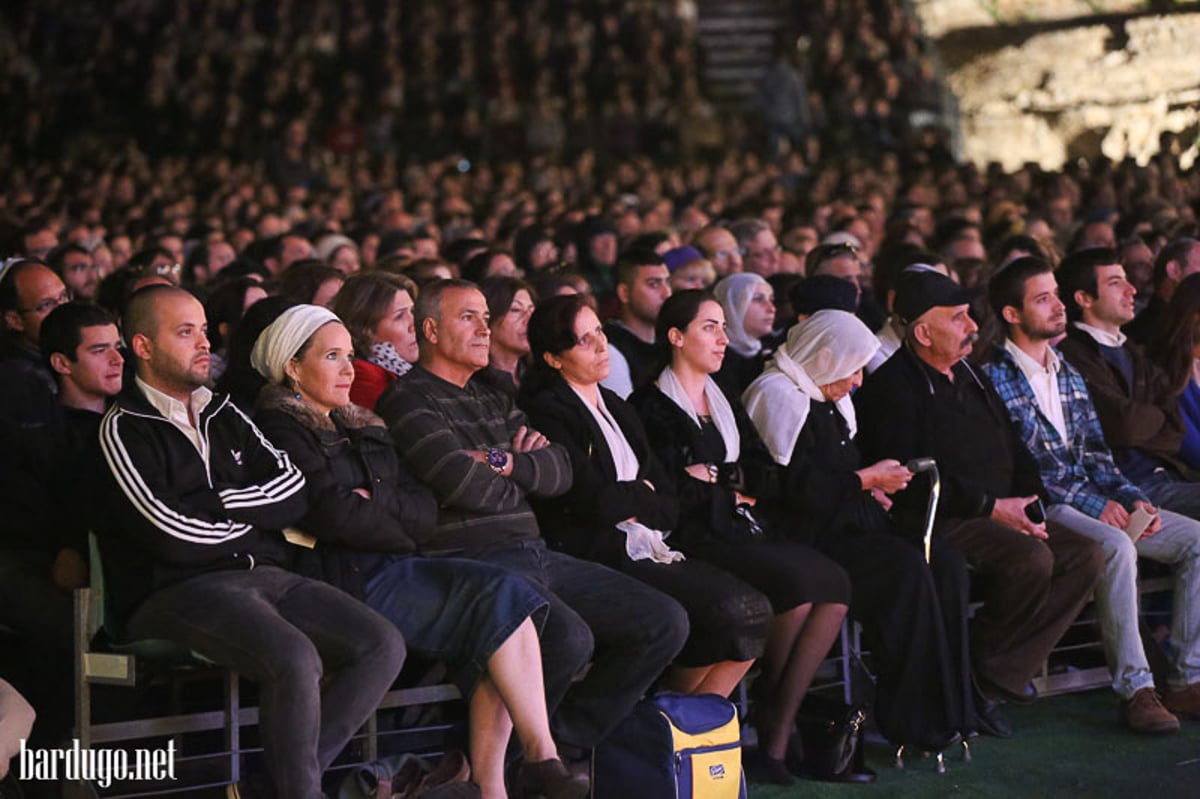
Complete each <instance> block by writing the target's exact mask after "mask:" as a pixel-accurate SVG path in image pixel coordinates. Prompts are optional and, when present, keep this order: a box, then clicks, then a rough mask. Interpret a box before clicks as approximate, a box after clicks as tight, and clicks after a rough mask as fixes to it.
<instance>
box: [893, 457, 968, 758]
mask: <svg viewBox="0 0 1200 799" xmlns="http://www.w3.org/2000/svg"><path fill="white" fill-rule="evenodd" d="M904 466H905V468H907V469H908V470H909V471H910V472H912V473H913V474H916V473H918V472H929V473H930V474H929V479H930V481H931V482H932V485H931V486H930V488H929V503H928V504H927V505H926V507H925V537H924V539H923V543H924V544H925V563H927V564H928V563H929V562H930V558H931V554H932V553H931V550H932V544H933V520H934V518H935V517H936V516H937V506H938V500H939V499H941V496H942V477H941V475H940V474H938V467H937V461H936V460H934V459H933V458H913V459H912V460H910V461H909V462H908V463H906V464H904ZM962 748H963V753H962V755H963V758H962V759H963V760H964V761H970V759H971V749H970V746H969V745H968V743H967V741H966V739H965V738H964V739H963V741H962ZM936 758H937V772H938V773H939V774H945V773H946V762H945V758H944V757H943V755H942V753H941V752H937V753H936ZM896 765H897V766H898V767H900V768H904V747H903V746H901V747H900V748H899V749H897V750H896Z"/></svg>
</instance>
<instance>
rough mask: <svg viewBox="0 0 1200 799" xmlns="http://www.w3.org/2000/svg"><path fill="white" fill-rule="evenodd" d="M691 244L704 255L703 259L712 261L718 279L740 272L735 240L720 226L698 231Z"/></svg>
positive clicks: (740, 266) (739, 252) (740, 259)
mask: <svg viewBox="0 0 1200 799" xmlns="http://www.w3.org/2000/svg"><path fill="white" fill-rule="evenodd" d="M692 244H694V245H696V247H697V248H698V249H699V250H700V252H702V253H704V257H706V258H708V260H710V261H712V265H713V267H715V268H716V270H717V277H718V278H722V277H725V276H726V275H735V274H737V273H738V272H740V271H742V253H741V251H740V250H739V249H738V242H737V239H735V238H734V237H733V234H732V233H730V232H729V231H728V230H726V229H725V228H723V227H721V226H720V225H709V226H708V227H706V228H704V229H703V230H700V231H699V232H698V233H696V238H695V239H693V240H692Z"/></svg>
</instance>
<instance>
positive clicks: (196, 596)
mask: <svg viewBox="0 0 1200 799" xmlns="http://www.w3.org/2000/svg"><path fill="white" fill-rule="evenodd" d="M126 629H127V632H128V634H129V637H130V638H131V639H135V640H136V639H144V638H163V639H167V640H170V641H174V642H175V643H178V644H180V645H181V646H185V647H187V648H188V649H190V650H192V651H194V652H197V653H199V654H201V655H203V656H204V657H206V658H208V659H209V660H211V661H213V662H214V663H217V664H220V665H222V666H227V667H229V668H232V669H235V670H236V671H237V672H238V673H239V674H242V675H244V676H246V677H248V678H249V679H252V680H254V681H255V682H257V683H259V686H260V688H259V730H260V732H261V735H262V742H263V755H264V758H265V760H266V764H267V770H268V771H269V772H270V775H271V779H272V781H273V782H274V785H275V791H276V794H277V795H278V796H287V797H289V798H290V797H296V799H320V797H321V774H322V772H324V770H325V769H326V768H328V767H329V765H330V764H331V763H332V762H333V759H334V758H335V757H337V755H338V753H339V752H340V751H341V750H342V747H344V746H345V745H346V742H347V741H348V740H349V739H350V736H352V735H353V734H354V732H355V731H356V730H357V729H358V728H359V727H361V726H362V725H363V724H364V723H365V722H366V720H367V718H368V717H369V716H370V715H371V713H372V712H373V711H374V710H375V707H376V706H377V705H378V704H379V700H380V699H381V698H382V697H383V694H384V693H385V692H386V691H387V689H388V687H389V686H391V684H392V681H393V680H394V679H395V678H396V674H397V673H399V671H400V667H401V665H403V663H404V656H405V648H404V639H403V638H402V637H401V635H400V633H399V632H398V631H397V630H396V627H395V626H394V625H393V624H392V623H391V622H389V621H388V620H387V619H385V618H383V617H382V616H380V615H379V614H377V613H375V611H373V610H371V609H370V608H368V607H367V606H366V605H364V604H362V603H361V602H359V601H358V600H357V599H354V598H353V597H351V596H350V595H349V594H347V593H345V592H343V591H341V590H340V589H337V588H334V587H333V586H331V585H327V584H325V583H321V582H317V581H315V580H309V579H307V578H304V577H300V576H298V575H295V574H292V573H291V572H288V571H284V570H283V569H279V568H275V567H273V566H260V567H258V568H256V569H252V570H249V571H222V572H212V573H210V574H202V575H199V576H197V577H192V578H190V579H187V580H184V581H183V582H181V583H176V584H175V585H172V586H168V587H167V588H164V589H162V590H160V591H157V592H156V593H154V594H151V595H150V597H149V598H147V599H146V600H145V601H144V602H143V603H142V604H141V606H140V607H139V608H138V609H137V610H136V611H135V612H134V614H133V615H132V616H131V617H130V619H129V624H128V626H127V628H126Z"/></svg>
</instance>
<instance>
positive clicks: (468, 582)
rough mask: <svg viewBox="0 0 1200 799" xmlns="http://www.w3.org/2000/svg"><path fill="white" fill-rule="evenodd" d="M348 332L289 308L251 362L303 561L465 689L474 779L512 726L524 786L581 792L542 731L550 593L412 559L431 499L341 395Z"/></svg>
mask: <svg viewBox="0 0 1200 799" xmlns="http://www.w3.org/2000/svg"><path fill="white" fill-rule="evenodd" d="M351 357H352V349H351V339H350V333H349V332H348V331H347V330H346V328H345V326H343V325H342V323H341V321H340V320H339V319H338V318H337V317H336V316H335V315H334V314H333V313H332V312H331V311H328V310H326V309H324V308H319V307H317V306H313V305H299V306H296V307H294V308H291V309H289V310H288V311H286V312H285V313H283V314H282V315H281V316H280V317H279V318H278V319H277V320H275V322H273V323H272V324H271V325H270V326H269V327H268V328H267V329H266V330H264V331H263V333H262V335H261V336H260V337H259V339H258V341H257V343H256V344H255V346H254V351H253V354H252V360H253V362H254V366H255V368H256V369H258V370H259V371H260V372H261V373H262V374H263V375H264V376H265V377H266V378H267V379H268V381H269V383H268V385H267V387H265V388H264V389H263V391H262V393H261V394H260V396H259V409H258V412H257V414H256V418H257V421H258V423H259V426H260V428H261V429H262V431H263V432H264V433H265V434H266V435H267V436H268V437H269V438H270V439H271V441H272V442H274V443H275V444H276V446H278V447H280V448H281V449H283V450H285V451H286V452H287V453H288V454H289V456H290V457H291V458H292V460H293V461H294V462H295V463H296V465H297V466H299V467H300V469H301V470H302V471H303V472H304V476H305V479H306V480H307V483H308V487H309V502H310V505H309V510H308V513H307V514H306V515H305V516H304V518H303V519H302V520H301V521H300V522H299V524H298V528H299V530H300V532H301V533H302V534H304V535H306V536H309V537H311V539H312V541H311V542H310V543H313V544H314V546H313V548H312V549H311V550H301V554H300V557H299V563H300V566H299V568H300V570H301V571H304V572H306V573H308V574H309V576H314V577H319V578H321V579H325V580H327V581H328V582H330V583H333V584H334V585H337V586H339V587H341V588H343V589H344V590H346V591H348V592H349V593H351V594H353V595H355V596H357V597H359V598H360V599H362V600H363V601H365V602H366V603H367V605H369V606H370V607H371V608H373V609H375V610H376V611H378V612H379V613H381V614H382V615H383V616H385V617H387V618H388V619H389V620H390V621H392V622H393V623H394V624H395V625H396V626H397V628H399V630H400V631H401V632H402V633H403V634H404V638H405V640H406V641H407V643H408V645H409V648H410V649H412V650H415V651H417V652H419V653H421V654H423V655H425V656H427V657H430V658H433V659H438V660H443V661H445V662H446V663H447V664H448V665H449V666H450V667H451V669H452V670H453V671H454V672H455V676H456V682H458V683H459V684H460V685H461V686H462V687H463V695H464V696H466V697H468V703H469V714H470V744H471V765H472V769H473V777H474V779H475V781H476V782H477V783H478V784H479V786H480V788H481V789H482V792H483V795H484V796H485V797H504V796H506V793H505V785H504V753H505V749H506V747H507V745H508V740H509V737H510V734H511V732H512V730H513V729H514V727H515V729H516V732H517V736H518V738H519V740H520V743H521V746H522V747H523V749H524V752H525V758H526V761H525V764H524V766H523V769H522V774H521V783H522V786H523V788H525V789H527V790H530V791H533V792H535V793H538V792H540V793H543V794H544V795H545V796H547V797H583V796H586V795H587V791H588V783H587V780H586V778H584V777H577V776H574V775H571V774H570V773H569V772H567V770H566V769H565V767H564V766H563V764H562V762H561V761H560V760H559V759H558V753H557V748H556V746H555V744H554V741H553V740H552V739H551V737H550V727H549V722H548V719H547V714H546V695H545V688H544V685H543V680H542V665H541V648H540V645H539V642H538V637H537V630H536V628H535V619H537V620H538V621H539V622H540V621H541V620H542V619H544V616H545V612H546V608H547V603H546V600H545V599H544V598H543V597H542V595H541V594H540V593H539V592H538V591H537V590H535V589H534V588H533V586H532V585H530V584H529V583H527V582H526V581H525V580H523V579H522V578H520V577H517V576H514V575H510V574H509V573H508V572H506V571H504V570H503V569H500V568H498V567H494V566H490V565H487V564H484V563H480V562H478V561H473V560H460V559H454V558H422V557H415V556H413V554H412V553H413V551H414V550H415V543H414V541H417V540H421V538H422V537H423V536H425V535H428V534H429V533H430V532H431V531H432V526H433V521H434V518H435V516H436V510H437V509H436V502H435V500H434V498H433V495H432V494H431V493H430V492H429V491H428V489H426V488H425V487H424V486H422V485H420V484H419V483H418V482H416V480H415V479H413V478H412V477H411V476H410V475H408V473H407V472H406V471H405V469H404V467H403V466H402V465H401V462H400V459H399V457H398V456H397V455H396V452H395V450H394V449H393V447H392V443H391V439H390V437H389V436H388V433H387V430H386V429H385V427H384V425H383V421H382V420H381V419H379V417H377V416H375V415H374V414H373V413H371V412H370V411H367V410H365V409H363V408H361V407H359V406H357V405H354V404H352V403H351V402H350V386H351V382H352V381H353V379H354V369H353V366H352V363H351Z"/></svg>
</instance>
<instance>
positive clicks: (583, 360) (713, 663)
mask: <svg viewBox="0 0 1200 799" xmlns="http://www.w3.org/2000/svg"><path fill="white" fill-rule="evenodd" d="M529 343H530V346H531V347H532V349H533V356H534V361H533V365H532V366H531V367H530V369H529V374H528V376H527V379H526V382H525V384H524V385H523V386H522V390H521V397H520V405H521V407H522V408H523V409H524V410H525V412H526V413H527V414H528V415H529V420H530V422H531V423H532V424H533V426H534V427H535V428H537V430H538V431H540V432H541V433H542V434H543V435H544V436H546V437H547V438H549V439H550V440H551V441H553V442H554V443H556V444H561V445H562V446H564V447H565V448H566V450H567V452H568V454H569V455H570V458H571V470H572V472H573V474H574V480H573V483H572V485H571V490H570V491H569V492H568V493H567V494H565V495H563V496H561V497H556V498H554V499H542V500H537V501H535V502H534V503H533V504H534V510H535V511H536V512H537V516H538V526H539V527H540V528H541V529H542V530H545V531H546V532H547V534H549V535H553V536H555V537H556V538H557V539H558V540H557V541H555V544H556V545H558V546H560V547H561V548H562V549H563V550H564V551H566V552H568V553H569V554H571V555H575V556H576V557H580V558H587V559H589V560H595V561H598V562H600V563H603V564H604V565H606V566H610V567H612V568H615V569H617V570H619V571H622V572H624V573H626V574H628V575H630V576H632V577H636V578H637V579H639V580H641V581H643V582H645V583H647V584H649V585H651V586H653V587H654V588H657V589H658V590H660V591H662V592H664V593H666V594H668V595H670V596H671V597H673V598H675V599H677V600H678V601H679V602H680V604H682V605H683V607H684V609H685V610H687V614H688V621H689V622H690V624H691V634H690V635H689V637H688V640H687V643H686V644H685V645H684V648H683V650H682V651H681V652H680V653H679V655H678V656H677V657H676V660H675V664H674V666H673V668H672V670H671V672H670V673H669V675H668V678H667V680H666V681H665V684H666V686H667V687H668V688H671V689H673V690H677V691H680V692H683V693H713V694H720V695H721V696H728V695H729V694H730V693H731V692H732V691H733V689H734V688H735V687H736V686H737V684H738V682H739V681H740V680H741V679H742V677H743V676H745V673H746V671H747V670H748V669H749V668H750V665H751V664H752V663H753V662H754V659H755V658H757V657H759V656H760V655H761V654H762V651H763V646H764V644H765V641H766V635H767V624H768V622H769V621H770V617H771V606H770V603H769V602H768V601H767V598H766V597H765V596H763V595H762V594H761V593H760V592H758V591H757V590H755V589H754V588H751V587H750V586H749V585H747V584H745V583H744V582H742V581H741V580H739V579H737V578H736V577H734V576H732V575H730V574H728V573H726V572H724V571H722V570H721V569H718V568H717V567H715V566H712V565H710V564H708V563H705V562H704V561H703V560H701V559H699V558H687V559H686V560H684V559H683V557H682V555H681V554H680V553H676V552H674V551H672V550H671V549H670V548H669V546H668V544H667V543H666V542H665V541H664V540H663V539H664V538H665V536H666V534H667V533H669V532H670V530H671V529H672V528H673V527H674V526H675V523H676V520H677V518H678V508H679V500H678V497H676V496H675V495H674V494H673V493H672V491H671V480H670V478H669V477H668V476H667V475H666V474H664V473H663V470H662V466H661V465H660V464H659V463H658V461H657V460H656V459H655V457H654V456H653V455H652V454H651V453H650V445H649V443H648V442H647V440H646V431H645V430H644V429H643V428H642V424H641V422H640V421H639V420H638V417H637V414H636V413H635V412H634V410H633V408H631V407H630V406H629V405H628V404H627V403H626V402H625V401H624V400H622V399H621V398H620V397H618V396H617V395H616V394H615V393H613V392H612V391H609V390H608V389H606V388H603V387H602V386H601V385H600V381H601V380H602V379H604V377H605V376H606V375H607V374H608V339H607V338H606V337H605V335H604V332H603V330H602V329H601V326H600V319H599V317H597V316H596V313H595V311H593V310H592V307H591V305H589V304H588V301H587V299H586V298H585V297H582V296H580V295H578V294H576V295H571V296H564V297H551V298H550V299H548V300H546V301H545V302H543V303H542V304H541V305H539V306H538V308H537V310H536V311H534V312H533V317H532V318H531V319H530V322H529Z"/></svg>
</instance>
